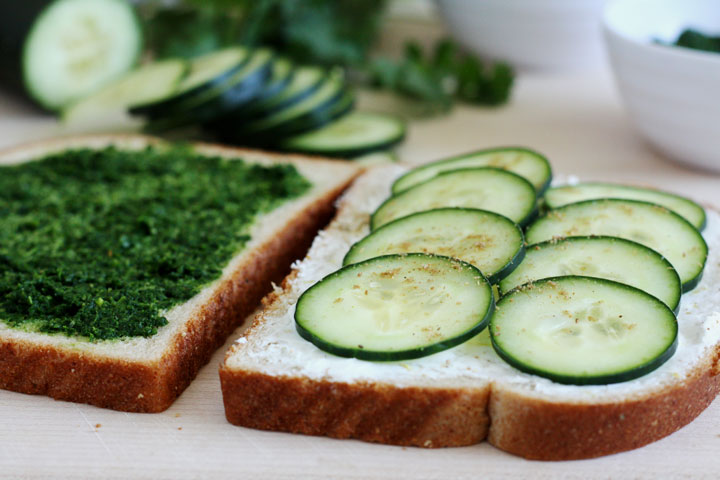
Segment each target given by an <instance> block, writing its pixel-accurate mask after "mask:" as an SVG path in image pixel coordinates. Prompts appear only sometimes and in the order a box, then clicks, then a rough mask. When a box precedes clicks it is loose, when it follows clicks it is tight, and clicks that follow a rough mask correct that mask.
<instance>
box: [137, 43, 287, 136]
mask: <svg viewBox="0 0 720 480" xmlns="http://www.w3.org/2000/svg"><path fill="white" fill-rule="evenodd" d="M272 59H273V56H272V53H271V52H270V51H269V50H258V51H256V52H254V53H253V54H252V55H251V57H250V59H249V60H248V61H247V62H246V63H244V64H243V65H242V67H240V68H239V69H237V70H235V72H234V73H233V74H232V75H230V76H229V77H228V78H226V80H225V81H224V82H219V83H217V84H216V85H215V86H213V87H210V88H206V89H204V90H202V91H201V92H200V93H198V94H196V95H193V96H190V97H188V98H187V99H186V100H185V101H183V102H178V103H176V104H175V106H174V107H172V108H170V109H168V110H164V111H163V113H162V114H159V115H157V116H151V119H150V121H149V122H148V124H147V126H146V130H147V131H152V132H162V131H165V130H169V129H172V128H178V127H182V126H186V125H192V124H197V123H202V122H207V121H210V120H213V119H215V118H218V117H220V116H222V115H224V114H226V113H227V112H230V111H232V110H234V109H237V108H241V107H242V106H243V105H245V104H247V103H249V102H250V101H252V100H253V98H255V96H256V95H257V94H258V93H259V92H260V91H262V89H263V86H264V84H265V82H266V80H267V79H268V77H269V75H270V72H271V67H272Z"/></svg>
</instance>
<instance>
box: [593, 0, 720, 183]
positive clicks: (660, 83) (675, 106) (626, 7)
mask: <svg viewBox="0 0 720 480" xmlns="http://www.w3.org/2000/svg"><path fill="white" fill-rule="evenodd" d="M603 22H604V32H605V39H606V42H607V47H608V48H607V49H608V54H609V57H610V61H611V63H612V67H613V70H614V73H615V78H616V81H617V85H618V88H619V90H620V94H621V95H622V98H623V100H624V102H625V105H626V107H627V110H628V112H629V113H630V116H631V117H632V120H633V121H634V123H635V125H636V126H637V128H638V130H639V131H640V133H642V135H643V136H644V137H645V138H647V139H648V140H649V141H650V142H651V143H652V144H653V145H655V146H656V147H657V148H658V149H660V150H662V151H663V152H665V153H666V154H667V155H668V156H670V157H672V158H674V159H676V160H679V161H682V162H685V163H689V164H692V165H695V166H699V167H702V168H707V169H712V170H716V171H720V54H717V53H709V52H701V51H697V50H690V49H686V48H679V47H668V46H664V45H659V44H657V43H655V40H657V39H659V40H661V41H663V42H672V41H674V40H675V39H677V36H678V35H679V34H680V32H682V31H683V30H684V29H685V28H688V27H693V28H697V29H699V30H701V31H705V32H708V33H713V34H715V35H717V34H720V0H614V1H612V2H610V3H609V4H608V5H607V8H606V9H605V13H604V19H603Z"/></svg>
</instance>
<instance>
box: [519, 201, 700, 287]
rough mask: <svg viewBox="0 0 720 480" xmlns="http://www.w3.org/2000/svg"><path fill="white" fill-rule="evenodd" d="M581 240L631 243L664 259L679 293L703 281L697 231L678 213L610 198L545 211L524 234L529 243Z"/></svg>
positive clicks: (646, 203) (638, 202)
mask: <svg viewBox="0 0 720 480" xmlns="http://www.w3.org/2000/svg"><path fill="white" fill-rule="evenodd" d="M586 235H608V236H613V237H620V238H625V239H627V240H633V241H635V242H638V243H640V244H642V245H645V246H646V247H649V248H651V249H653V250H655V251H656V252H658V253H660V254H661V255H662V256H663V257H665V258H666V259H667V260H668V261H669V262H670V263H671V264H672V266H673V267H674V268H675V270H677V273H678V275H679V276H680V281H681V282H682V287H683V292H687V291H689V290H692V289H693V288H694V287H695V286H696V285H697V284H698V283H699V282H700V279H701V277H702V273H703V269H704V268H705V262H706V260H707V254H708V247H707V244H706V243H705V239H703V237H702V235H701V234H700V232H699V231H698V230H697V229H696V228H695V227H694V226H692V224H690V223H689V222H688V221H687V220H685V219H684V218H683V217H681V216H680V215H678V214H677V213H675V212H673V211H671V210H668V209H667V208H665V207H662V206H660V205H656V204H654V203H648V202H642V201H639V200H621V199H615V198H609V199H599V200H585V201H582V202H577V203H570V204H568V205H565V206H563V207H559V208H556V209H554V210H550V211H549V212H547V213H546V214H545V215H544V216H542V217H540V218H539V219H537V220H536V221H535V222H534V223H533V224H532V225H530V227H529V228H528V229H527V231H526V232H525V239H526V241H527V242H528V243H531V244H532V243H540V242H543V241H546V240H552V239H559V238H565V237H576V236H586Z"/></svg>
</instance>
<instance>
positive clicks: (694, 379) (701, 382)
mask: <svg viewBox="0 0 720 480" xmlns="http://www.w3.org/2000/svg"><path fill="white" fill-rule="evenodd" d="M719 356H720V346H717V347H716V348H715V350H714V351H712V352H710V354H709V355H708V357H707V358H706V359H705V361H704V362H702V363H701V364H700V365H698V367H696V369H695V370H694V371H693V372H692V373H691V374H690V375H688V377H687V378H685V379H683V380H682V381H680V382H678V384H676V385H673V386H672V387H670V388H666V389H664V390H662V391H660V392H653V393H651V394H648V395H646V396H643V397H640V398H636V399H632V400H626V401H623V402H616V403H598V404H588V403H561V402H557V401H550V400H544V399H539V398H534V397H530V396H527V395H523V394H522V393H518V392H515V391H512V390H509V389H503V388H493V390H492V393H491V395H490V402H489V415H490V418H491V419H492V425H491V427H490V431H489V434H488V442H490V443H491V444H492V445H494V446H496V447H498V448H500V449H502V450H505V451H506V452H509V453H512V454H514V455H520V456H522V457H525V458H528V459H534V460H576V459H582V458H593V457H599V456H602V455H610V454H612V453H618V452H623V451H626V450H632V449H634V448H638V447H642V446H643V445H647V444H648V443H651V442H654V441H656V440H659V439H661V438H663V437H666V436H668V435H670V434H671V433H673V432H675V431H677V430H679V429H680V428H682V427H683V426H685V425H687V424H688V423H690V422H691V421H693V420H694V419H695V417H697V416H698V415H700V413H702V411H703V410H705V409H706V408H707V407H708V406H709V405H710V403H712V401H713V400H714V399H715V397H716V396H717V395H718V393H720V375H718V358H719Z"/></svg>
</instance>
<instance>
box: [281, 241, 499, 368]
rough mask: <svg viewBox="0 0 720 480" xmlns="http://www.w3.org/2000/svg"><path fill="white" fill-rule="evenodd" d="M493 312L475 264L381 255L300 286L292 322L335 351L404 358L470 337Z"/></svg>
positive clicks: (490, 296) (315, 341)
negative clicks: (305, 286) (312, 283)
mask: <svg viewBox="0 0 720 480" xmlns="http://www.w3.org/2000/svg"><path fill="white" fill-rule="evenodd" d="M493 310H494V298H493V294H492V289H491V287H490V283H489V282H488V281H487V279H486V278H485V277H484V276H483V275H482V273H480V270H478V269H477V268H475V267H474V266H472V265H470V264H468V263H465V262H462V261H460V260H456V259H453V258H449V257H442V256H439V255H427V254H420V253H411V254H405V255H385V256H382V257H375V258H372V259H370V260H366V261H364V262H360V263H355V264H352V265H348V266H346V267H343V268H341V269H340V270H338V271H336V272H334V273H331V274H330V275H328V276H326V277H325V278H323V279H322V280H320V281H319V282H318V283H316V284H315V285H313V286H312V287H310V288H309V289H308V290H306V291H305V292H304V293H303V294H302V295H301V296H300V298H299V300H298V302H297V305H296V309H295V326H296V329H297V331H298V333H299V334H300V336H301V337H303V338H304V339H306V340H308V341H309V342H311V343H313V344H314V345H315V346H317V347H318V348H320V349H322V350H324V351H326V352H328V353H331V354H334V355H339V356H343V357H354V358H359V359H362V360H374V361H395V360H408V359H412V358H420V357H424V356H427V355H431V354H433V353H437V352H440V351H443V350H446V349H448V348H451V347H454V346H455V345H458V344H460V343H463V342H465V341H467V340H469V339H470V338H472V337H474V336H475V335H477V334H478V333H479V332H480V331H481V330H483V329H484V328H485V327H486V326H487V324H488V322H489V320H490V315H491V313H492V311H493Z"/></svg>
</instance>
